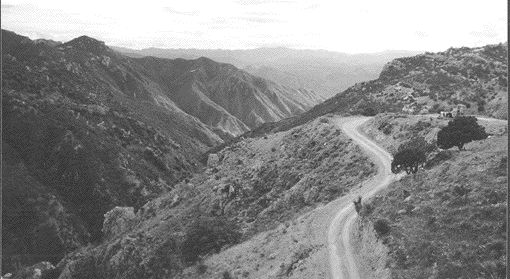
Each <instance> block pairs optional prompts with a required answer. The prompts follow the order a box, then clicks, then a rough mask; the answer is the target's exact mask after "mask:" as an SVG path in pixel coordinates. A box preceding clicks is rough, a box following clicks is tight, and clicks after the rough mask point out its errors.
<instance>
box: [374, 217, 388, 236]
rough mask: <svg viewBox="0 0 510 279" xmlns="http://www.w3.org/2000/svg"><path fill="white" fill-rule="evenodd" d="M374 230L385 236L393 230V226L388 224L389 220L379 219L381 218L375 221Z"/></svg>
mask: <svg viewBox="0 0 510 279" xmlns="http://www.w3.org/2000/svg"><path fill="white" fill-rule="evenodd" d="M374 230H375V232H376V233H377V235H378V236H379V237H381V236H385V235H386V234H388V233H389V232H390V230H391V227H390V225H389V224H388V221H386V220H384V219H379V220H377V221H375V223H374Z"/></svg>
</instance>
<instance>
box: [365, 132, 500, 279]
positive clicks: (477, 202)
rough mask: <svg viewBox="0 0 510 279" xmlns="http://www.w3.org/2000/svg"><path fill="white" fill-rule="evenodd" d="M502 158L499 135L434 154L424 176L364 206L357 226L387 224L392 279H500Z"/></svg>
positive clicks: (398, 184) (407, 179)
mask: <svg viewBox="0 0 510 279" xmlns="http://www.w3.org/2000/svg"><path fill="white" fill-rule="evenodd" d="M507 150H508V148H507V136H506V135H504V136H500V137H492V138H491V139H489V140H487V141H483V142H479V143H477V144H476V145H475V144H473V148H471V149H469V150H467V151H465V152H456V151H450V150H445V151H441V152H439V153H438V154H437V155H436V157H434V158H435V159H432V160H431V161H435V162H433V163H432V162H431V163H430V165H429V166H428V167H427V168H428V170H427V171H426V172H420V173H418V174H417V175H416V176H415V177H413V178H411V177H404V178H403V179H402V180H400V181H398V182H394V183H392V184H391V185H390V186H389V187H388V189H386V190H383V191H382V192H381V193H379V194H378V195H377V196H376V197H374V198H373V199H371V200H370V204H372V205H373V212H371V213H370V214H364V215H363V216H364V218H362V219H363V220H364V221H363V222H370V223H371V224H373V226H374V229H376V223H377V224H379V222H380V221H379V220H381V219H385V220H387V221H388V223H389V224H391V230H390V231H389V232H388V233H387V234H386V236H385V237H384V243H385V245H386V247H388V249H389V253H388V255H389V259H388V261H387V262H386V266H387V267H388V268H390V272H391V276H392V277H394V278H434V276H436V277H435V278H501V279H503V278H506V270H505V269H506V253H507V252H506V251H505V249H504V248H503V247H505V246H504V243H506V241H507V236H506V227H507V219H506V217H505V216H506V208H507V201H506V192H507V181H508V174H507V173H506V162H507V159H506V157H507V155H506V154H507ZM453 155H454V156H453ZM445 160H447V161H445ZM439 162H442V163H439ZM402 193H406V194H402ZM366 207H367V206H366V205H365V206H364V208H366ZM401 211H404V212H406V213H405V214H401V213H399V212H401ZM378 226H379V225H378Z"/></svg>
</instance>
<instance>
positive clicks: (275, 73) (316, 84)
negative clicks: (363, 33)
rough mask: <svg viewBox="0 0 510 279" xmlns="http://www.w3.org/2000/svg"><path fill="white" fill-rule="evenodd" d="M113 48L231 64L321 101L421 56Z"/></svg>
mask: <svg viewBox="0 0 510 279" xmlns="http://www.w3.org/2000/svg"><path fill="white" fill-rule="evenodd" d="M115 49H117V50H118V51H120V52H122V53H125V54H126V55H128V56H132V57H142V56H156V57H162V58H170V59H175V58H184V59H196V58H198V57H201V56H205V57H209V58H211V59H213V60H215V61H219V62H224V63H229V64H232V65H235V66H236V67H239V68H242V69H244V70H246V71H247V72H249V73H251V74H254V75H256V76H260V77H262V78H265V79H269V80H272V81H274V82H277V83H278V84H282V85H285V86H288V87H291V88H298V89H299V88H306V89H308V90H312V91H313V92H314V93H315V94H316V95H317V96H320V97H321V98H322V99H324V100H325V99H327V98H330V97H332V96H333V95H334V94H335V93H336V92H338V91H341V90H344V89H346V88H348V87H349V86H351V85H354V84H355V83H357V82H361V81H366V80H371V79H375V78H377V75H378V74H379V72H380V71H381V69H382V68H383V66H384V64H385V63H387V62H389V61H391V60H392V59H394V58H398V57H404V56H409V55H414V54H418V53H421V52H419V51H384V52H380V53H366V54H352V55H351V54H346V53H340V52H333V51H326V50H297V49H289V48H283V47H279V48H257V49H246V50H223V49H159V48H147V49H142V50H133V49H126V48H115Z"/></svg>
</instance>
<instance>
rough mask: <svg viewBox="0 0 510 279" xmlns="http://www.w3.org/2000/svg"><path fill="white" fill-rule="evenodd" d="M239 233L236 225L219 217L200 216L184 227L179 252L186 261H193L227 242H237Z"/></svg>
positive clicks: (217, 250) (215, 250) (217, 249)
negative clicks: (183, 237) (183, 235)
mask: <svg viewBox="0 0 510 279" xmlns="http://www.w3.org/2000/svg"><path fill="white" fill-rule="evenodd" d="M240 238H241V233H240V232H239V229H238V227H237V225H236V224H235V223H233V222H231V221H228V220H227V219H224V218H221V217H200V218H198V219H197V220H195V221H194V222H192V223H191V225H190V226H189V227H188V228H187V229H186V232H185V239H184V241H183V243H182V247H181V252H182V256H183V260H184V261H185V262H186V263H189V264H192V263H195V262H196V261H197V260H198V259H199V258H200V256H203V255H206V254H208V253H210V252H214V253H217V252H219V251H220V249H221V248H222V247H223V246H225V245H228V244H234V243H237V242H238V241H239V240H240Z"/></svg>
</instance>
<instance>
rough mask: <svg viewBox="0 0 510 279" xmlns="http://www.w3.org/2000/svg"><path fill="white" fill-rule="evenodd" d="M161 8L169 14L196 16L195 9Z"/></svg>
mask: <svg viewBox="0 0 510 279" xmlns="http://www.w3.org/2000/svg"><path fill="white" fill-rule="evenodd" d="M163 10H164V11H165V12H167V13H170V14H176V15H184V16H196V15H198V11H197V10H193V11H178V10H176V9H173V8H170V7H163Z"/></svg>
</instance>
